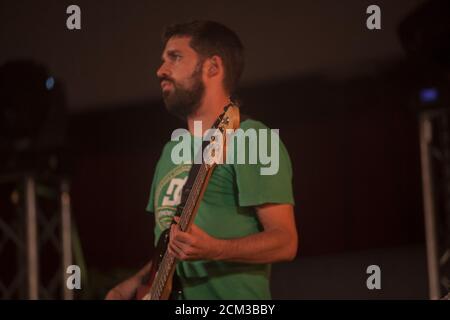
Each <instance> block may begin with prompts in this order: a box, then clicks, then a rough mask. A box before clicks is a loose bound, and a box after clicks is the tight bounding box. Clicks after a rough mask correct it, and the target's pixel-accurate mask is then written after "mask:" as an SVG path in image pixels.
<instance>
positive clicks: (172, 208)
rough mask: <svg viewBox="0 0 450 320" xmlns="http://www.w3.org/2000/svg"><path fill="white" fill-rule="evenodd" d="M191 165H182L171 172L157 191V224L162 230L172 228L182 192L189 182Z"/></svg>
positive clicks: (161, 182) (158, 186) (163, 179)
mask: <svg viewBox="0 0 450 320" xmlns="http://www.w3.org/2000/svg"><path fill="white" fill-rule="evenodd" d="M190 168H191V165H180V166H177V167H175V168H173V169H172V170H170V171H169V172H168V173H167V174H166V175H165V176H164V177H163V178H162V179H161V180H160V182H159V184H158V185H157V187H156V190H155V214H156V223H157V224H158V226H159V228H160V229H161V230H165V229H167V228H168V227H169V226H170V223H171V222H172V218H173V216H174V214H175V212H176V210H177V206H178V205H179V204H180V201H181V191H182V190H183V186H184V184H185V183H186V181H187V178H188V174H189V170H190Z"/></svg>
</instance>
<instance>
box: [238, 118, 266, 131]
mask: <svg viewBox="0 0 450 320" xmlns="http://www.w3.org/2000/svg"><path fill="white" fill-rule="evenodd" d="M240 128H241V129H243V130H247V129H269V127H268V126H267V125H266V124H264V123H263V122H261V121H259V120H256V119H253V118H247V117H246V118H244V119H242V121H241V123H240Z"/></svg>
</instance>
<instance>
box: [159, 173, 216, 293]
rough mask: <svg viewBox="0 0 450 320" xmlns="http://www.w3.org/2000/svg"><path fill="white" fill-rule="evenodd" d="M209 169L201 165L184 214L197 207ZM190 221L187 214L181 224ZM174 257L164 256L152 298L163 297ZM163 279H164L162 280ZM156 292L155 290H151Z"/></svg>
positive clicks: (185, 224)
mask: <svg viewBox="0 0 450 320" xmlns="http://www.w3.org/2000/svg"><path fill="white" fill-rule="evenodd" d="M207 171H208V170H207V168H206V166H205V165H204V164H202V165H201V167H200V169H199V172H198V173H197V176H196V178H195V181H194V184H193V187H192V189H193V190H194V191H195V194H194V196H189V197H188V200H187V201H186V203H187V205H186V206H185V208H184V209H183V212H185V210H187V212H191V210H192V209H193V208H194V207H195V202H196V199H197V198H198V195H199V193H200V192H199V191H200V190H199V188H200V187H201V185H202V182H203V179H204V178H205V176H206V174H205V173H207ZM191 199H193V200H191ZM187 219H188V217H187V215H186V214H184V215H183V214H182V218H181V220H180V224H181V225H182V226H183V224H184V228H185V227H186V226H187V223H186V220H187ZM173 258H174V257H173V256H172V255H171V254H169V253H168V252H167V251H166V253H165V254H164V257H163V259H162V261H161V264H160V266H161V270H160V271H159V272H158V275H157V278H156V279H155V281H156V283H157V286H156V292H152V293H153V294H152V296H153V297H154V296H155V294H156V296H157V297H158V298H159V296H160V295H161V293H162V292H161V291H162V290H163V289H164V286H163V284H164V283H165V281H166V280H167V279H166V278H167V276H168V270H170V265H172V264H173V260H174V259H173ZM168 265H169V266H168ZM161 278H162V279H161ZM153 288H155V286H152V288H151V289H153ZM151 291H154V290H151Z"/></svg>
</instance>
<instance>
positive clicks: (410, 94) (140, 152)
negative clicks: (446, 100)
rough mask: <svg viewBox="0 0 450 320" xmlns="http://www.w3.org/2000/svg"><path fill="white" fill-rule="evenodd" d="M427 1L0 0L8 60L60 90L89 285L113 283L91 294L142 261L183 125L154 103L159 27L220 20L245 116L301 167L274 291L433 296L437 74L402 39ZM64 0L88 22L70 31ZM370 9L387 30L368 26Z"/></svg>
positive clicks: (0, 57) (0, 55)
mask: <svg viewBox="0 0 450 320" xmlns="http://www.w3.org/2000/svg"><path fill="white" fill-rule="evenodd" d="M423 2H424V1H411V0H402V1H395V2H394V1H375V2H372V1H360V0H346V1H324V0H321V1H246V2H245V3H243V2H237V1H233V2H230V1H227V2H224V1H217V2H215V1H189V2H186V1H170V2H164V1H133V2H125V1H95V2H94V1H76V2H68V1H36V2H32V1H1V2H0V43H1V50H0V64H2V63H4V62H6V61H8V60H12V59H17V58H27V59H31V60H33V61H36V62H38V63H40V64H42V65H44V66H46V68H47V70H48V73H49V75H51V76H53V77H55V79H56V82H57V83H58V84H59V85H60V86H61V88H62V89H63V91H64V93H65V105H66V106H67V110H68V126H67V132H66V140H65V141H66V143H65V146H64V159H65V162H64V168H65V170H66V172H68V174H69V176H70V179H71V184H72V185H71V190H72V205H73V219H74V222H75V224H76V227H77V230H78V234H79V237H80V241H81V245H82V249H83V255H84V258H85V259H86V264H87V272H88V273H89V274H90V275H91V278H90V279H91V280H90V281H91V282H92V283H96V281H97V282H100V281H99V280H98V279H99V278H102V279H103V278H105V277H106V278H107V279H105V280H104V283H106V284H104V285H103V287H102V285H99V286H100V287H101V288H97V289H98V292H104V290H106V289H105V287H106V288H107V286H109V285H111V283H113V282H114V281H117V279H118V278H120V277H119V276H117V275H118V274H119V273H120V271H117V270H122V269H123V270H125V271H124V273H131V272H133V271H135V270H136V269H137V268H139V267H140V266H142V265H143V264H144V263H145V262H146V261H147V260H148V259H149V257H150V254H151V251H152V243H153V234H152V228H153V220H152V219H153V217H152V216H151V215H149V214H147V213H145V211H144V209H145V207H146V205H147V201H148V195H149V189H150V184H151V179H152V175H153V170H154V168H155V165H156V161H157V160H158V158H159V155H160V152H161V150H162V146H163V145H164V144H165V142H167V141H168V139H170V134H171V132H172V130H174V129H175V128H177V127H179V126H182V125H183V124H182V123H181V122H179V121H178V120H177V119H174V118H172V117H171V116H170V115H168V114H167V113H166V111H165V109H164V106H163V103H162V100H161V98H160V92H159V85H158V82H157V80H156V76H155V73H156V69H157V67H158V64H159V61H160V58H159V56H160V54H161V49H162V48H161V43H160V40H159V36H160V34H161V32H162V29H163V27H164V25H166V24H168V23H171V22H179V21H185V20H190V19H212V20H217V21H219V22H222V23H224V24H226V25H228V26H229V27H231V28H232V29H234V30H235V31H236V32H237V33H238V34H239V35H240V36H241V38H242V41H243V43H244V45H245V47H246V58H247V61H246V62H247V65H246V70H245V72H244V77H243V81H242V86H241V88H240V90H239V95H240V97H241V99H242V100H243V106H242V109H243V110H242V111H243V112H244V113H246V114H249V115H251V116H252V117H254V118H256V119H259V120H261V121H263V122H264V123H266V124H267V125H268V126H269V127H271V128H279V129H280V136H281V139H282V140H283V142H284V143H285V144H286V146H287V149H288V151H289V153H290V156H291V160H292V163H293V169H294V191H295V200H296V207H295V210H296V220H297V227H298V230H299V236H300V243H299V252H298V257H297V259H296V260H295V261H294V262H292V263H289V264H280V265H278V266H275V268H274V281H273V289H274V297H276V298H294V299H295V298H373V297H375V298H379V297H382V298H426V297H427V288H426V286H427V274H426V262H425V251H424V225H423V210H422V199H421V192H422V189H421V177H420V154H419V140H418V121H417V103H418V102H417V101H418V97H419V93H420V90H421V89H422V88H426V87H429V86H433V85H435V84H436V83H439V82H438V76H436V75H435V74H436V73H435V71H431V70H430V68H427V65H426V64H422V63H419V62H418V61H417V60H415V59H413V58H411V57H409V56H408V55H407V54H406V52H405V50H404V49H403V47H402V44H401V40H400V38H399V34H398V25H399V23H400V22H401V21H402V20H403V19H404V18H405V17H406V16H407V15H408V14H409V13H411V12H412V10H413V9H414V8H416V7H417V6H418V5H419V4H421V3H423ZM70 4H77V5H79V6H80V8H81V24H82V29H81V30H77V31H70V30H67V28H66V19H67V16H68V15H67V14H66V13H65V9H66V8H67V6H68V5H70ZM370 4H377V5H379V6H380V7H381V21H382V22H381V23H382V29H381V30H368V29H367V28H366V19H367V17H368V15H367V14H366V8H367V6H368V5H370ZM370 264H378V265H380V266H381V267H382V270H385V273H384V276H383V281H385V282H383V284H384V286H383V290H381V291H380V292H370V291H369V290H367V288H366V286H365V279H366V278H367V274H366V273H365V271H366V268H367V266H368V265H370ZM383 268H384V269H383ZM96 275H97V277H96ZM108 277H109V278H108ZM102 281H103V280H102Z"/></svg>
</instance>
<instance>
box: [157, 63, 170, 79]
mask: <svg viewBox="0 0 450 320" xmlns="http://www.w3.org/2000/svg"><path fill="white" fill-rule="evenodd" d="M156 76H157V77H158V78H159V79H161V78H163V77H168V76H170V71H169V69H168V68H167V66H166V64H165V63H163V64H162V65H161V66H160V67H159V69H158V70H157V71H156Z"/></svg>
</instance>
